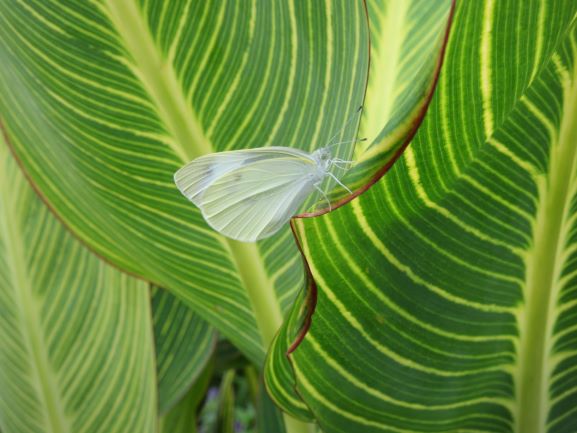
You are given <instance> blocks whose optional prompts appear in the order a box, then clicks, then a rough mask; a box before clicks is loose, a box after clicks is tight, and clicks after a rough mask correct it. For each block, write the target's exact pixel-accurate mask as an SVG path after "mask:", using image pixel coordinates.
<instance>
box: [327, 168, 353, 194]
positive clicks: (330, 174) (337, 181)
mask: <svg viewBox="0 0 577 433" xmlns="http://www.w3.org/2000/svg"><path fill="white" fill-rule="evenodd" d="M327 174H328V175H329V176H330V177H332V178H333V179H334V180H335V182H336V183H338V184H339V185H340V186H342V187H343V188H344V189H346V190H347V191H348V192H349V194H352V193H353V192H352V191H351V190H350V189H349V188H348V187H347V186H346V185H345V184H344V183H342V182H341V181H340V180H338V179H337V177H336V176H335V175H334V174H332V173H331V172H330V171H329V172H328V173H327Z"/></svg>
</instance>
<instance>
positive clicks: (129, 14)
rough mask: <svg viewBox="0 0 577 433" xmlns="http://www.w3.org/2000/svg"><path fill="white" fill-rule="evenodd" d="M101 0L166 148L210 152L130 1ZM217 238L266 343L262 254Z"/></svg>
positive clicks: (275, 309)
mask: <svg viewBox="0 0 577 433" xmlns="http://www.w3.org/2000/svg"><path fill="white" fill-rule="evenodd" d="M105 4H106V6H105V7H104V8H103V10H104V12H105V13H106V14H107V15H108V16H109V18H110V20H111V21H112V23H113V25H114V26H115V28H116V30H117V31H118V33H119V35H120V37H121V39H122V42H123V43H124V45H125V48H126V50H127V51H128V53H129V54H130V55H131V56H132V62H131V68H132V72H133V73H134V74H135V76H136V77H138V78H139V79H140V80H141V81H142V84H143V85H144V87H145V89H146V90H147V91H148V92H149V94H150V95H151V97H152V99H153V102H154V104H155V106H156V108H157V110H158V114H159V116H160V118H161V120H162V121H163V123H164V125H165V126H166V128H167V131H168V132H169V134H171V136H172V138H173V140H170V143H171V147H172V149H173V150H174V152H175V153H176V155H178V157H179V158H180V160H181V162H182V164H186V163H188V162H189V161H190V160H192V159H194V158H197V157H199V156H202V155H206V154H209V153H212V152H214V147H213V145H212V143H211V142H210V140H208V138H207V137H206V136H205V134H204V131H203V128H202V125H201V123H200V121H199V119H198V116H197V115H196V113H195V112H194V111H193V109H192V108H191V106H190V104H189V103H188V101H187V100H186V98H185V97H184V92H183V91H182V87H181V85H180V83H179V81H178V78H177V74H176V72H175V70H174V68H173V66H172V64H171V63H170V60H168V59H164V58H163V57H162V55H161V53H160V50H159V49H158V47H157V45H156V44H155V41H154V40H153V38H152V35H151V33H150V31H149V29H148V27H147V25H146V21H145V20H144V17H143V16H142V12H141V11H140V9H139V8H138V6H137V4H136V2H135V1H134V0H107V1H106V3H105ZM175 188H176V187H175ZM220 241H221V243H222V245H223V247H224V248H225V250H226V251H228V252H229V254H230V256H231V260H232V262H233V264H234V265H235V267H236V269H237V271H238V277H239V279H240V281H241V283H242V285H243V287H244V288H245V293H246V294H247V297H248V298H249V301H250V303H251V306H252V311H253V313H254V315H255V319H256V322H257V325H258V327H259V330H260V334H261V339H262V342H263V345H264V347H265V348H266V347H268V345H269V344H270V342H271V341H272V338H273V337H274V335H275V334H276V331H277V330H278V328H279V327H280V326H281V325H282V320H283V319H282V312H281V309H280V303H279V302H278V299H277V296H276V292H275V290H274V285H273V283H272V281H271V280H270V278H269V276H268V274H267V273H266V270H265V269H266V268H265V265H264V261H263V258H262V256H261V254H260V252H259V250H258V247H257V245H256V244H254V243H250V244H247V243H241V242H238V241H234V240H231V239H228V238H223V237H220Z"/></svg>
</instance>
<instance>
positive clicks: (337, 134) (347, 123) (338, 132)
mask: <svg viewBox="0 0 577 433" xmlns="http://www.w3.org/2000/svg"><path fill="white" fill-rule="evenodd" d="M361 111H363V106H362V105H361V106H360V107H359V109H358V110H357V111H355V112H354V113H353V114H351V116H350V117H349V119H348V120H347V121H346V122H345V124H344V125H343V127H342V128H341V129H339V130H338V131H337V133H336V134H335V135H333V136H332V137H331V138H330V139H329V141H327V145H326V146H325V147H332V146H336V145H337V144H342V143H335V144H330V142H331V141H333V140H334V139H335V138H337V137H338V136H339V135H340V134H341V133H342V132H343V131H344V130H345V128H346V127H347V126H349V124H350V123H351V122H352V121H353V120H354V118H355V117H356V115H357V114H359V113H360V112H361Z"/></svg>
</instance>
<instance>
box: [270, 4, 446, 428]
mask: <svg viewBox="0 0 577 433" xmlns="http://www.w3.org/2000/svg"><path fill="white" fill-rule="evenodd" d="M367 6H368V11H369V22H370V29H371V60H372V61H371V67H370V76H369V81H368V85H367V94H366V101H365V107H364V110H363V117H362V119H361V123H360V135H361V136H363V137H365V138H366V139H367V140H366V142H365V143H366V145H365V146H362V147H359V148H357V149H356V158H357V163H356V164H355V166H354V167H353V169H352V170H350V171H349V172H348V173H347V175H346V177H345V183H347V184H348V185H349V186H350V187H351V188H355V191H354V193H353V195H348V196H341V195H340V194H342V193H343V191H342V190H341V191H338V190H337V191H335V193H336V194H338V197H342V200H341V201H340V202H338V203H337V205H343V204H346V203H347V202H349V201H350V200H351V199H352V198H354V197H355V196H357V195H358V194H360V193H362V192H363V191H365V190H366V189H368V188H369V187H370V186H371V185H372V184H374V182H376V181H377V180H378V179H379V178H380V177H381V176H382V175H383V174H384V173H385V172H386V171H387V170H388V169H389V168H390V167H391V165H392V163H393V162H394V161H395V160H396V159H397V158H398V157H399V156H400V155H401V153H402V152H403V150H404V149H405V147H406V146H407V144H408V143H409V141H410V140H411V138H412V137H413V136H414V134H415V132H416V129H417V128H418V126H419V125H420V123H421V121H422V120H423V116H424V114H425V112H426V110H427V107H428V105H429V103H430V101H431V98H432V94H433V91H434V89H435V85H436V82H437V79H438V74H439V70H440V67H441V65H442V62H443V57H444V52H445V47H446V42H447V38H448V35H449V31H450V29H451V24H452V17H453V12H454V2H453V1H451V0H443V1H436V2H431V1H428V0H411V1H407V0H402V1H397V0H370V1H368V4H367ZM325 211H326V209H324V210H320V211H316V212H313V213H309V214H305V215H303V216H307V217H310V216H318V215H319V214H322V213H323V212H325ZM341 230H343V231H348V230H349V227H348V223H347V224H344V225H343V226H342V227H341ZM323 249H324V247H323ZM329 250H330V249H329ZM327 252H328V251H327ZM361 254H362V252H361ZM315 302H316V287H315V281H314V278H309V282H308V287H307V288H306V290H304V291H303V292H301V296H300V299H297V301H296V308H295V311H294V314H292V316H291V317H290V318H289V320H288V321H287V323H286V324H285V326H284V328H283V329H282V331H281V335H280V337H279V338H277V339H276V341H275V343H274V347H273V349H272V350H271V352H270V353H271V355H270V358H269V363H268V366H269V368H268V369H267V372H266V374H267V383H268V384H269V390H270V391H271V393H272V394H273V396H274V399H275V400H276V401H277V403H279V404H280V405H281V406H282V407H283V408H285V410H287V411H288V412H290V413H292V414H293V415H295V416H298V417H299V418H302V419H313V418H314V417H313V416H312V414H311V413H310V412H309V410H308V408H307V406H306V405H305V404H303V402H302V401H301V399H300V396H299V395H298V393H297V392H295V390H294V389H293V383H294V379H293V373H292V368H291V367H290V365H289V363H288V360H287V358H286V356H285V355H286V352H287V351H288V352H290V351H291V350H292V349H293V348H294V347H295V346H296V345H297V344H298V342H299V340H300V339H301V338H302V336H303V335H304V333H305V332H306V330H307V329H308V325H309V323H310V316H311V313H312V311H313V309H314V305H315Z"/></svg>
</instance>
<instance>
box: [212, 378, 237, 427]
mask: <svg viewBox="0 0 577 433" xmlns="http://www.w3.org/2000/svg"><path fill="white" fill-rule="evenodd" d="M234 377H235V371H234V370H229V371H227V372H226V373H224V376H223V377H222V382H221V383H220V389H219V391H218V412H217V418H216V424H215V430H214V433H221V432H222V433H234V424H235V419H234V400H235V395H234V387H233V386H234Z"/></svg>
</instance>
